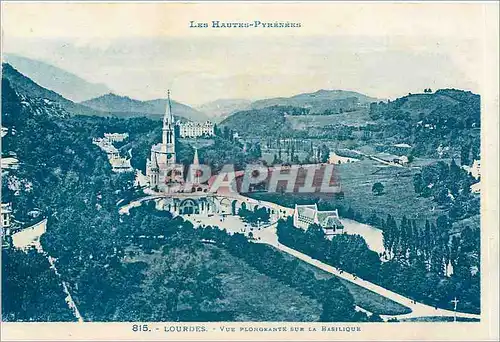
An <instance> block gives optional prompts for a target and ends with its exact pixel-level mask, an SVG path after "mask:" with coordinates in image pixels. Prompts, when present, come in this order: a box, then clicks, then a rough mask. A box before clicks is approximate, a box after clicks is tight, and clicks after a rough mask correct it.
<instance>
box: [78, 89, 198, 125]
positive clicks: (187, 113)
mask: <svg viewBox="0 0 500 342" xmlns="http://www.w3.org/2000/svg"><path fill="white" fill-rule="evenodd" d="M81 104H82V105H85V106H87V107H90V108H94V109H96V110H102V111H108V112H120V113H138V114H143V115H148V116H151V117H158V118H161V117H162V116H163V114H164V113H165V106H166V105H167V99H155V100H149V101H141V100H137V99H133V98H130V97H129V96H124V95H117V94H114V93H108V94H105V95H101V96H98V97H95V98H93V99H90V100H87V101H83V102H81ZM172 107H173V108H172V111H173V112H174V115H175V116H178V117H183V118H185V119H188V120H191V121H206V120H208V118H207V116H206V115H205V114H203V113H202V112H200V111H198V110H196V109H194V108H191V107H190V106H187V105H185V104H182V103H180V102H177V101H174V100H172Z"/></svg>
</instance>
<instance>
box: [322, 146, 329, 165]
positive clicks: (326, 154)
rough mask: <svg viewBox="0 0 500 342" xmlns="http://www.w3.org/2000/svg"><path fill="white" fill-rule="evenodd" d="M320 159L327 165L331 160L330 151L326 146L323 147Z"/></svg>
mask: <svg viewBox="0 0 500 342" xmlns="http://www.w3.org/2000/svg"><path fill="white" fill-rule="evenodd" d="M320 159H321V162H322V163H326V162H327V161H328V159H330V149H329V148H328V146H326V145H325V144H323V145H321V150H320Z"/></svg>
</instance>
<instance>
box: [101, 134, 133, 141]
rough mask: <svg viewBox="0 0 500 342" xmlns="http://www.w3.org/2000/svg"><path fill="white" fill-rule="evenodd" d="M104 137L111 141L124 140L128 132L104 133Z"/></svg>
mask: <svg viewBox="0 0 500 342" xmlns="http://www.w3.org/2000/svg"><path fill="white" fill-rule="evenodd" d="M104 138H106V139H108V140H109V141H110V142H111V143H114V142H122V141H123V140H125V139H127V138H128V133H104Z"/></svg>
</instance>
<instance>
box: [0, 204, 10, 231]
mask: <svg viewBox="0 0 500 342" xmlns="http://www.w3.org/2000/svg"><path fill="white" fill-rule="evenodd" d="M1 214H2V222H1V223H2V234H3V236H8V235H10V229H11V218H12V204H11V203H2V209H1Z"/></svg>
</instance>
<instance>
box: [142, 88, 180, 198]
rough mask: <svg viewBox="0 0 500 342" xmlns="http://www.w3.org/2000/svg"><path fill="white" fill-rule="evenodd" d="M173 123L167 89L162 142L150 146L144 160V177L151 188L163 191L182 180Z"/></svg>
mask: <svg viewBox="0 0 500 342" xmlns="http://www.w3.org/2000/svg"><path fill="white" fill-rule="evenodd" d="M175 140H176V133H175V123H174V116H173V114H172V105H171V103H170V91H168V103H167V108H166V110H165V116H164V117H163V129H162V142H161V143H158V144H155V145H153V146H151V158H149V159H148V160H147V161H146V177H147V178H148V180H149V186H150V187H151V188H152V189H155V190H158V191H161V192H165V191H169V189H170V187H171V186H172V185H175V184H179V183H182V182H183V180H184V176H183V174H184V167H183V165H178V164H177V163H176V161H177V158H176V154H175Z"/></svg>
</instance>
